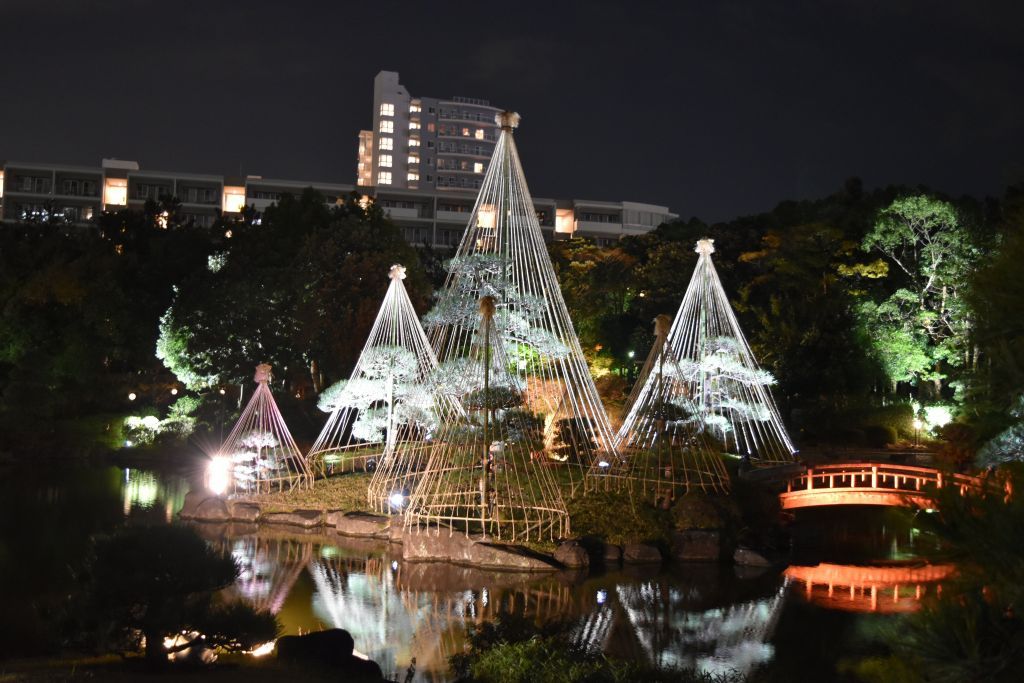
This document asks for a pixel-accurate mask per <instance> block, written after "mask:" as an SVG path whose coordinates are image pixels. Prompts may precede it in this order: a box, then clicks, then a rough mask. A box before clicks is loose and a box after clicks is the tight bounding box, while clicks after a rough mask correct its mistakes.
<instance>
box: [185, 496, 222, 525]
mask: <svg viewBox="0 0 1024 683" xmlns="http://www.w3.org/2000/svg"><path fill="white" fill-rule="evenodd" d="M192 518H193V519H198V520H199V521H201V522H227V521H228V520H230V519H231V513H230V512H229V511H228V503H227V501H226V500H224V499H223V498H221V497H219V496H211V497H209V498H207V499H206V500H204V501H203V502H201V503H200V504H199V505H198V506H197V507H196V511H195V514H194V515H193V517H192Z"/></svg>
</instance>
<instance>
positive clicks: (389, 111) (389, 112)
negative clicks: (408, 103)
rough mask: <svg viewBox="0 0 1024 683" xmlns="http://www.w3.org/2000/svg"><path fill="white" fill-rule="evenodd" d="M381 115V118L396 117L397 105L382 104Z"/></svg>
mask: <svg viewBox="0 0 1024 683" xmlns="http://www.w3.org/2000/svg"><path fill="white" fill-rule="evenodd" d="M380 115H381V116H394V115H395V105H393V104H391V103H390V102H381V103H380Z"/></svg>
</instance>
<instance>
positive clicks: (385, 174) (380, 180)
mask: <svg viewBox="0 0 1024 683" xmlns="http://www.w3.org/2000/svg"><path fill="white" fill-rule="evenodd" d="M377 184H378V185H390V184H391V171H380V172H379V173H377Z"/></svg>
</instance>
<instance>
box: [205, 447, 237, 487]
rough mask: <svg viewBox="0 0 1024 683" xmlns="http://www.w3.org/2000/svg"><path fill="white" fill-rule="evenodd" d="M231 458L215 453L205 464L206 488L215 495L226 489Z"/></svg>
mask: <svg viewBox="0 0 1024 683" xmlns="http://www.w3.org/2000/svg"><path fill="white" fill-rule="evenodd" d="M230 472H231V460H230V459H229V458H225V457H224V456H222V455H215V456H213V459H212V460H210V464H209V465H207V466H206V488H208V489H209V490H210V492H211V493H213V494H215V495H218V496H219V495H221V494H223V493H224V492H225V491H227V490H228V481H229V479H230Z"/></svg>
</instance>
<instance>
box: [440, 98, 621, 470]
mask: <svg viewBox="0 0 1024 683" xmlns="http://www.w3.org/2000/svg"><path fill="white" fill-rule="evenodd" d="M496 121H497V123H498V124H499V125H500V126H501V134H500V136H499V137H498V141H497V144H496V145H495V149H494V155H493V156H492V157H491V161H490V165H489V166H488V167H487V172H486V174H485V175H484V178H483V184H482V186H481V188H480V193H479V195H478V197H477V200H476V205H475V206H474V207H473V212H472V214H471V215H470V219H469V223H468V225H467V227H466V232H465V234H464V235H463V237H462V242H461V243H460V244H459V248H458V251H457V253H456V255H455V257H454V258H453V259H452V261H451V262H450V264H449V266H448V278H447V281H446V282H445V286H444V289H443V290H442V291H441V293H440V296H439V298H438V302H437V305H436V306H435V307H434V309H433V310H432V311H431V312H430V313H428V314H427V316H426V318H425V319H424V326H425V327H426V329H427V333H428V335H429V337H430V340H431V342H432V343H433V346H434V350H435V352H436V353H437V357H438V361H439V362H440V366H439V372H441V373H444V372H445V371H446V368H448V366H449V365H450V364H451V363H453V362H457V361H458V360H459V359H462V358H465V357H466V356H467V355H468V352H469V349H470V346H471V344H472V340H473V335H474V333H475V331H476V330H477V328H478V322H477V321H478V318H477V302H478V300H479V299H480V298H481V297H484V296H490V297H493V298H494V300H495V304H496V311H495V315H494V320H493V324H494V330H495V334H497V335H498V337H499V338H500V339H501V341H502V347H503V351H504V353H505V355H506V357H507V358H508V361H509V363H510V367H511V370H512V373H513V374H514V375H515V376H516V379H517V380H518V381H519V382H521V384H522V386H523V387H524V397H525V407H526V408H527V409H528V410H530V411H532V412H533V413H535V414H537V415H540V416H542V418H543V436H544V445H545V451H546V452H547V454H548V457H551V458H553V459H555V460H558V461H562V462H565V463H571V464H573V465H577V466H581V467H582V468H584V469H585V468H588V467H589V466H590V464H591V463H592V462H594V461H596V460H600V459H607V460H616V459H617V456H616V455H615V452H614V443H613V441H614V435H613V433H612V431H611V427H610V425H609V422H608V416H607V414H606V413H605V410H604V407H603V406H602V404H601V401H600V399H599V397H598V394H597V389H596V388H595V387H594V381H593V379H592V378H591V376H590V372H589V369H588V367H587V363H586V361H585V359H584V357H583V352H582V350H581V348H580V345H579V340H578V339H577V337H576V332H575V330H574V329H573V326H572V322H571V321H570V320H569V313H568V311H567V309H566V306H565V300H564V299H563V298H562V292H561V290H560V289H559V286H558V281H557V279H556V277H555V272H554V269H553V268H552V265H551V260H550V258H549V257H548V252H547V248H546V246H545V244H544V238H543V235H542V233H541V229H540V223H539V222H538V220H537V213H536V211H535V210H534V206H533V201H532V200H531V198H530V192H529V189H528V188H527V186H526V178H525V177H524V175H523V170H522V167H521V166H520V163H519V155H518V153H517V151H516V145H515V141H514V139H513V136H512V131H513V129H515V128H516V127H517V126H518V124H519V115H518V114H516V113H514V112H504V113H502V114H499V115H497V116H496ZM569 469H575V470H576V471H577V472H581V470H580V469H579V468H578V467H577V468H569Z"/></svg>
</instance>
